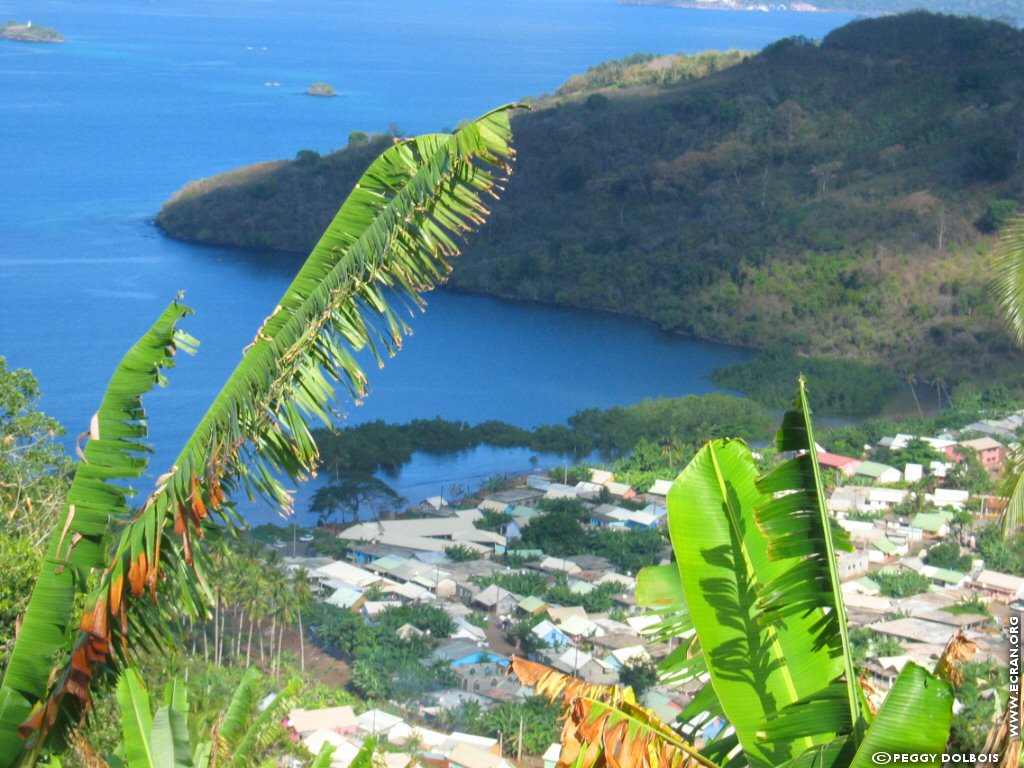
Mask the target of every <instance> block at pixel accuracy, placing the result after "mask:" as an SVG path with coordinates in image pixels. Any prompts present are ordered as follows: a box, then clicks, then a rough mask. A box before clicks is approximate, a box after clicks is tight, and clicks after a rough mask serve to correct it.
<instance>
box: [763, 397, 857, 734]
mask: <svg viewBox="0 0 1024 768" xmlns="http://www.w3.org/2000/svg"><path fill="white" fill-rule="evenodd" d="M775 445H776V448H777V449H778V451H779V453H780V454H787V453H794V454H796V455H795V456H794V457H793V458H791V459H789V460H788V461H785V462H783V463H782V464H780V465H779V466H778V467H776V468H775V469H774V470H773V471H772V472H770V473H769V474H768V475H766V476H765V477H762V478H761V479H760V480H758V481H757V488H758V490H759V491H761V492H762V493H764V494H767V495H769V496H770V497H771V499H770V501H767V502H766V503H764V504H762V505H760V506H759V507H758V508H757V509H756V510H755V513H754V516H755V519H756V521H757V525H758V527H759V528H760V530H761V532H762V534H763V535H764V537H765V540H766V542H767V545H768V556H769V557H770V558H771V559H772V560H776V561H785V562H788V563H790V565H789V566H788V568H787V569H786V570H785V571H783V572H782V573H781V574H779V575H777V576H775V577H774V578H773V579H771V580H769V581H767V582H766V583H765V584H764V585H763V587H762V588H761V591H760V601H761V604H762V608H763V611H764V612H763V614H762V618H761V621H762V622H763V623H766V624H775V625H784V624H785V623H787V622H789V621H791V620H792V619H793V617H798V616H803V615H807V614H808V613H814V614H815V615H817V616H819V617H820V618H819V621H818V623H817V624H816V625H815V626H813V627H812V632H813V637H814V643H815V646H816V647H817V648H823V649H826V650H827V652H828V654H829V656H830V657H832V658H838V659H839V660H840V661H841V675H842V676H841V678H840V679H836V680H833V681H832V682H831V683H830V684H829V686H828V688H825V689H821V690H818V691H815V692H814V693H813V694H811V695H810V696H809V697H806V698H804V699H802V700H801V701H799V702H795V703H793V704H791V705H790V706H789V707H788V708H787V709H785V710H783V711H781V712H779V713H778V714H777V715H775V716H774V717H772V718H771V719H770V721H769V723H768V724H767V725H766V727H765V730H766V733H767V737H768V738H769V739H770V740H773V741H774V740H782V739H792V738H795V737H797V736H799V735H801V734H809V735H814V734H818V733H823V732H828V731H830V730H834V731H835V732H837V733H839V734H845V733H851V732H852V733H853V734H854V741H855V742H859V741H860V739H861V737H862V736H863V732H864V729H865V728H866V727H867V724H868V723H869V722H870V718H871V714H870V711H869V709H868V708H867V706H866V704H865V703H864V700H863V697H862V696H861V693H860V686H859V684H858V681H857V670H856V668H855V666H854V662H853V652H852V648H851V646H850V638H849V632H848V629H847V617H846V608H845V606H844V605H843V596H842V590H841V584H840V579H839V570H838V563H837V559H836V552H837V550H839V549H843V550H847V551H849V550H850V549H852V547H851V546H850V543H849V536H848V535H847V534H846V532H845V531H844V530H843V529H842V528H840V527H839V526H838V525H837V524H836V523H834V522H833V520H832V518H831V516H830V515H829V513H828V509H827V507H826V504H825V490H824V484H823V483H822V479H821V468H820V467H819V465H818V457H817V448H816V444H815V440H814V427H813V425H812V423H811V409H810V405H809V404H808V402H807V391H806V388H805V385H804V380H803V379H802V378H801V379H800V381H799V385H798V391H797V397H796V400H795V401H794V402H793V407H792V409H790V410H789V411H787V412H786V413H785V414H784V415H783V417H782V426H781V427H780V428H779V430H778V433H777V434H776V440H775Z"/></svg>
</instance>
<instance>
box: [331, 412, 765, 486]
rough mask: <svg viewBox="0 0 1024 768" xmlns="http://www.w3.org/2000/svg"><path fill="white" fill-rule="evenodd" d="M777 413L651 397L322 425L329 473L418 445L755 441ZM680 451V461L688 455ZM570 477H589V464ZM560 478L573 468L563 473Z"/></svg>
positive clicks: (379, 463)
mask: <svg viewBox="0 0 1024 768" xmlns="http://www.w3.org/2000/svg"><path fill="white" fill-rule="evenodd" d="M769 425H770V419H769V417H768V415H767V414H766V413H765V412H764V410H763V409H762V408H761V407H760V406H758V405H757V404H756V403H754V402H753V401H750V400H745V399H743V398H737V397H731V396H729V395H722V394H711V395H703V396H696V395H688V396H686V397H681V398H671V399H668V398H658V399H656V400H644V401H643V402H641V403H637V404H636V405H631V406H627V407H614V408H609V409H607V410H600V409H597V408H591V409H587V410H584V411H580V412H578V413H576V414H575V415H573V416H571V417H570V418H569V424H568V426H566V425H563V424H554V425H543V426H540V427H537V428H535V429H533V430H526V429H523V428H521V427H516V426H514V425H512V424H506V423H504V422H500V421H485V422H482V423H481V424H477V425H475V426H471V425H469V424H467V423H465V422H460V421H447V420H445V419H440V418H437V419H416V420H414V421H411V422H409V423H407V424H386V423H385V422H383V421H372V422H367V423H364V424H360V425H357V426H355V427H348V428H346V429H342V430H337V431H328V430H316V431H315V432H314V437H315V438H316V440H317V443H318V445H320V447H321V463H322V465H323V466H324V467H325V469H327V470H328V471H329V472H340V471H346V470H356V471H359V472H374V471H377V470H380V469H383V470H393V469H397V468H398V467H400V466H401V465H403V464H405V463H406V462H407V461H409V460H410V459H411V458H412V454H413V453H414V452H416V451H421V452H424V453H431V454H436V455H443V454H447V453H455V452H458V451H464V450H467V449H470V448H475V447H476V446H478V445H491V446H495V447H526V448H530V449H531V450H535V451H547V452H557V453H566V454H573V455H579V454H587V453H590V452H591V451H594V450H603V451H608V452H615V453H625V452H626V451H627V450H629V449H630V448H633V447H634V446H635V445H636V444H637V443H638V442H639V441H640V440H649V441H654V442H658V443H661V442H665V443H672V441H677V440H679V439H680V438H682V437H685V439H686V440H688V441H692V442H697V441H698V440H701V439H704V438H706V437H709V436H712V435H718V434H725V433H727V432H734V433H735V434H739V435H742V436H744V437H747V438H749V439H751V440H758V439H762V438H764V437H766V436H767V435H768V432H769ZM679 456H680V454H677V461H681V458H679ZM567 471H570V470H567ZM571 473H572V477H570V480H573V479H576V480H579V479H588V478H589V472H588V471H587V470H586V468H584V467H583V466H576V467H573V468H572V469H571ZM555 479H557V480H559V481H561V480H563V479H565V472H562V471H555Z"/></svg>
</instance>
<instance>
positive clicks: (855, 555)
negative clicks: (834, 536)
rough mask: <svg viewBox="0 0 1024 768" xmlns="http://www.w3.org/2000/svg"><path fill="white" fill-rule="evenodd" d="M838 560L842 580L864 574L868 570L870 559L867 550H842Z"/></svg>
mask: <svg viewBox="0 0 1024 768" xmlns="http://www.w3.org/2000/svg"><path fill="white" fill-rule="evenodd" d="M837 560H838V561H839V562H838V568H839V579H840V580H841V581H844V580H846V579H852V578H856V577H858V576H863V575H864V574H865V573H867V572H868V561H869V559H868V553H867V550H863V549H861V550H857V551H854V552H840V553H839V555H838V557H837Z"/></svg>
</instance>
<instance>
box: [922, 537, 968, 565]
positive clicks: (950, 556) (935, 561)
mask: <svg viewBox="0 0 1024 768" xmlns="http://www.w3.org/2000/svg"><path fill="white" fill-rule="evenodd" d="M927 563H928V565H933V566H935V567H936V568H948V569H950V570H952V571H962V572H964V573H966V572H968V571H969V570H971V556H970V555H961V554H960V545H959V544H957V542H956V540H955V539H953V538H952V537H949V538H946V540H945V541H943V542H942V543H941V544H936V545H935V546H934V547H932V548H931V549H929V550H928V559H927Z"/></svg>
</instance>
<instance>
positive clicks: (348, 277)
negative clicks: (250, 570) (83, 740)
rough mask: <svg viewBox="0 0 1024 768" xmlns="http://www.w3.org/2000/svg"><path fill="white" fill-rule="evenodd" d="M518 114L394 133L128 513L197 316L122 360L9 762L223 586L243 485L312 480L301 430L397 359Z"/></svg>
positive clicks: (88, 454)
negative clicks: (160, 404)
mask: <svg viewBox="0 0 1024 768" xmlns="http://www.w3.org/2000/svg"><path fill="white" fill-rule="evenodd" d="M510 109H511V107H503V108H501V109H498V110H495V111H494V112H491V113H489V114H487V115H484V116H483V117H481V118H479V119H478V120H475V121H472V122H470V123H467V124H466V125H464V126H463V127H461V128H459V129H458V130H457V131H456V132H455V133H453V134H434V135H428V136H422V137H419V138H413V139H404V140H397V141H396V143H395V144H394V145H393V146H392V147H390V148H389V149H387V150H385V151H384V152H383V153H382V154H381V156H380V157H378V158H377V159H376V160H375V161H374V162H373V163H372V164H371V166H370V168H369V169H368V170H367V172H366V173H365V174H364V176H363V177H362V179H361V180H360V181H359V183H358V184H357V185H356V187H355V189H354V190H353V192H352V194H351V195H350V196H349V197H348V199H347V200H346V201H345V203H344V204H343V205H342V207H341V209H340V210H339V212H338V214H337V215H336V216H335V218H334V220H333V221H332V222H331V224H330V226H329V227H328V229H327V231H326V232H325V233H324V235H323V237H322V238H321V239H320V241H319V242H318V243H317V245H316V246H315V247H314V249H313V252H312V253H311V255H310V257H309V259H308V260H307V261H306V263H305V264H304V265H303V267H302V268H301V270H300V271H299V273H298V275H297V276H296V278H295V280H294V281H293V282H292V284H291V285H290V286H289V288H288V289H287V291H286V292H285V294H284V296H283V297H282V299H281V300H280V302H279V303H278V305H277V306H276V307H274V308H273V310H272V311H271V312H270V313H269V314H268V315H267V317H266V319H265V320H264V322H263V324H262V325H261V327H260V328H259V329H258V330H257V331H256V334H255V337H254V339H253V342H252V344H250V345H249V347H247V349H246V351H245V354H244V356H243V358H242V360H241V362H240V363H239V365H238V367H237V368H236V369H235V371H234V372H233V373H232V374H231V376H230V377H229V378H228V380H227V382H226V383H225V384H224V386H223V388H222V389H221V391H220V393H219V394H218V395H217V396H216V398H215V399H214V400H213V402H212V403H211V405H210V408H209V409H208V411H207V412H206V414H205V415H204V416H203V418H202V419H201V421H200V422H199V424H198V425H197V427H196V429H195V431H194V432H193V433H192V435H191V436H190V437H189V439H188V440H187V442H186V443H185V445H184V446H183V448H182V450H181V452H180V453H179V455H178V457H177V458H176V459H175V460H174V461H173V462H172V465H171V469H170V471H168V472H167V473H166V474H164V475H162V476H161V477H160V478H159V479H158V480H157V483H156V487H155V488H154V490H153V491H152V492H151V493H150V494H149V495H147V496H146V497H145V499H144V501H143V502H142V504H141V505H140V506H139V507H138V508H136V509H133V508H132V507H131V506H130V505H129V501H128V497H129V495H130V493H131V491H130V489H129V488H128V487H127V485H126V483H127V482H128V481H130V480H132V479H135V478H138V477H140V476H142V474H143V473H144V471H145V469H146V466H147V456H148V453H147V448H146V446H145V444H144V442H143V440H144V438H145V435H146V423H145V416H146V415H145V411H144V410H143V408H142V396H143V395H144V394H145V393H146V392H148V391H149V390H150V389H151V388H152V387H153V386H154V385H155V384H157V383H161V382H163V380H164V378H163V373H162V372H163V370H164V369H166V368H169V367H171V366H172V364H173V361H174V355H175V353H176V351H177V350H179V349H183V350H186V351H187V350H190V349H192V348H194V346H195V343H196V342H195V340H194V339H192V338H191V337H189V336H188V335H187V334H186V333H184V332H183V331H181V330H180V329H179V328H178V323H179V321H180V320H181V319H182V318H183V317H185V316H186V315H188V314H189V313H190V312H191V310H190V309H188V308H187V307H185V306H184V305H183V304H181V303H180V301H179V300H175V301H174V302H172V303H171V304H170V305H169V306H168V307H167V309H166V310H165V311H164V312H163V313H162V314H161V316H160V317H159V318H158V320H157V321H156V323H155V324H154V325H153V326H152V327H151V328H150V329H149V331H147V332H146V333H145V334H144V335H143V337H142V338H141V339H140V340H139V341H138V342H137V343H136V344H135V345H134V346H133V347H132V348H131V349H130V350H129V351H128V353H127V354H126V355H125V357H124V358H123V359H122V360H121V362H120V363H119V365H118V366H117V368H116V369H115V371H114V375H113V377H112V379H111V383H110V386H109V387H108V389H107V392H106V394H105V395H104V397H103V400H102V402H101V404H100V407H99V410H98V411H97V413H96V415H95V416H94V417H93V419H92V422H91V428H90V431H89V441H88V443H87V445H86V447H85V451H84V457H85V460H84V461H83V462H82V463H80V464H79V465H78V467H77V470H76V472H75V477H74V479H73V481H72V484H71V488H70V490H69V492H68V497H67V507H66V509H65V510H64V513H63V515H62V517H61V519H60V521H59V524H58V526H57V528H56V529H55V531H54V534H53V535H52V537H51V539H50V542H49V545H48V548H47V551H46V556H45V559H44V562H43V565H42V567H41V570H40V575H39V579H38V581H37V584H36V587H35V589H34V591H33V594H32V597H31V599H30V601H29V606H28V609H27V612H26V615H25V619H24V623H23V625H22V628H21V632H20V634H19V636H18V638H17V641H16V643H15V645H14V648H13V650H12V653H11V656H10V661H9V663H8V666H7V669H6V670H5V672H4V676H3V680H2V682H0V768H11V767H12V766H14V765H17V764H22V765H25V764H31V763H32V762H33V761H34V759H35V758H36V757H37V756H38V755H39V754H41V753H42V752H44V751H45V750H47V749H50V748H52V749H59V748H60V747H61V745H62V741H63V737H64V736H65V735H66V734H67V733H68V731H69V730H70V729H71V728H72V727H73V726H74V725H75V724H76V723H77V722H79V720H80V718H81V714H82V712H83V709H84V707H85V705H86V703H87V702H88V700H89V697H90V695H91V693H90V692H91V690H92V689H93V688H94V687H97V686H98V687H101V688H102V687H106V686H110V685H111V684H112V683H113V682H114V680H115V672H116V671H117V670H119V669H123V668H124V667H125V666H127V664H128V662H129V661H130V659H131V658H132V656H133V654H135V653H137V649H139V648H140V647H143V644H144V643H147V642H152V641H159V640H160V639H161V638H166V637H167V635H168V631H169V628H170V626H171V624H172V623H173V622H170V621H169V620H168V616H169V615H174V614H177V613H179V612H185V613H186V614H190V615H192V616H195V617H205V616H206V615H207V610H208V606H209V605H210V603H211V601H212V600H213V599H214V594H215V591H216V588H217V586H218V579H217V574H216V573H215V572H213V571H211V570H210V569H209V559H208V557H207V554H206V551H205V547H204V546H203V543H202V539H203V537H204V536H205V534H206V532H207V530H209V529H210V528H211V527H212V526H214V525H215V523H219V524H221V525H226V526H235V525H236V524H237V517H236V513H235V512H234V509H233V507H232V505H231V503H230V497H231V495H232V494H235V493H238V492H244V493H246V494H248V495H250V496H258V497H262V498H264V499H267V500H269V501H270V502H271V503H273V504H275V505H277V506H279V507H284V508H287V507H288V506H289V504H290V500H291V497H290V493H289V491H288V490H287V487H286V486H285V485H284V483H283V481H282V480H281V479H279V478H281V477H282V475H284V476H287V477H288V478H289V480H288V481H289V482H290V483H291V482H297V481H298V480H300V479H302V478H304V477H305V476H308V475H309V474H311V473H312V472H313V471H314V470H315V468H316V462H317V449H316V445H315V443H314V442H313V438H312V435H311V431H310V427H309V426H308V420H310V419H311V418H321V419H323V420H325V421H326V420H327V419H328V416H329V405H330V400H331V398H332V397H333V385H334V384H335V383H340V384H341V386H342V387H344V389H345V390H346V391H347V392H348V393H349V394H350V395H351V396H353V397H355V398H359V397H362V396H363V395H365V393H366V384H367V377H366V374H365V373H364V372H363V371H362V369H361V368H360V366H359V364H358V362H357V361H356V359H355V357H354V351H357V350H360V349H367V350H369V351H370V352H371V354H373V355H374V357H375V358H376V359H377V361H378V362H380V361H382V359H383V357H384V356H385V355H390V354H393V353H395V352H396V351H397V350H398V349H399V347H400V345H401V341H402V338H403V336H404V334H405V333H406V332H407V331H408V328H407V325H406V323H405V321H404V320H403V319H402V318H401V317H400V316H399V315H398V314H397V312H396V311H395V309H394V308H393V306H392V304H393V302H394V298H393V297H395V296H397V297H398V300H399V301H403V300H404V303H405V306H410V305H412V306H419V305H420V304H421V302H420V299H419V293H420V292H422V291H425V290H428V289H429V288H431V287H433V286H435V285H436V284H438V283H439V282H441V281H443V280H444V279H445V277H446V276H447V274H448V272H449V271H450V264H449V260H450V258H451V257H453V256H455V255H457V253H458V241H459V239H460V238H461V237H462V236H463V235H464V234H465V233H466V232H467V231H469V230H471V229H472V228H473V227H475V226H478V225H479V224H481V223H482V222H483V221H484V220H485V216H486V215H487V213H488V210H487V208H486V207H485V204H484V202H485V200H486V198H487V197H494V196H496V191H497V190H500V183H501V182H502V180H503V178H504V176H505V174H506V173H507V170H508V165H509V162H510V160H511V158H512V156H513V151H512V149H511V147H510V139H511V131H510V127H509V113H510ZM69 636H70V637H72V638H73V639H72V641H71V642H70V646H69V642H68V640H67V638H68V637H69ZM54 660H56V663H54Z"/></svg>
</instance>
